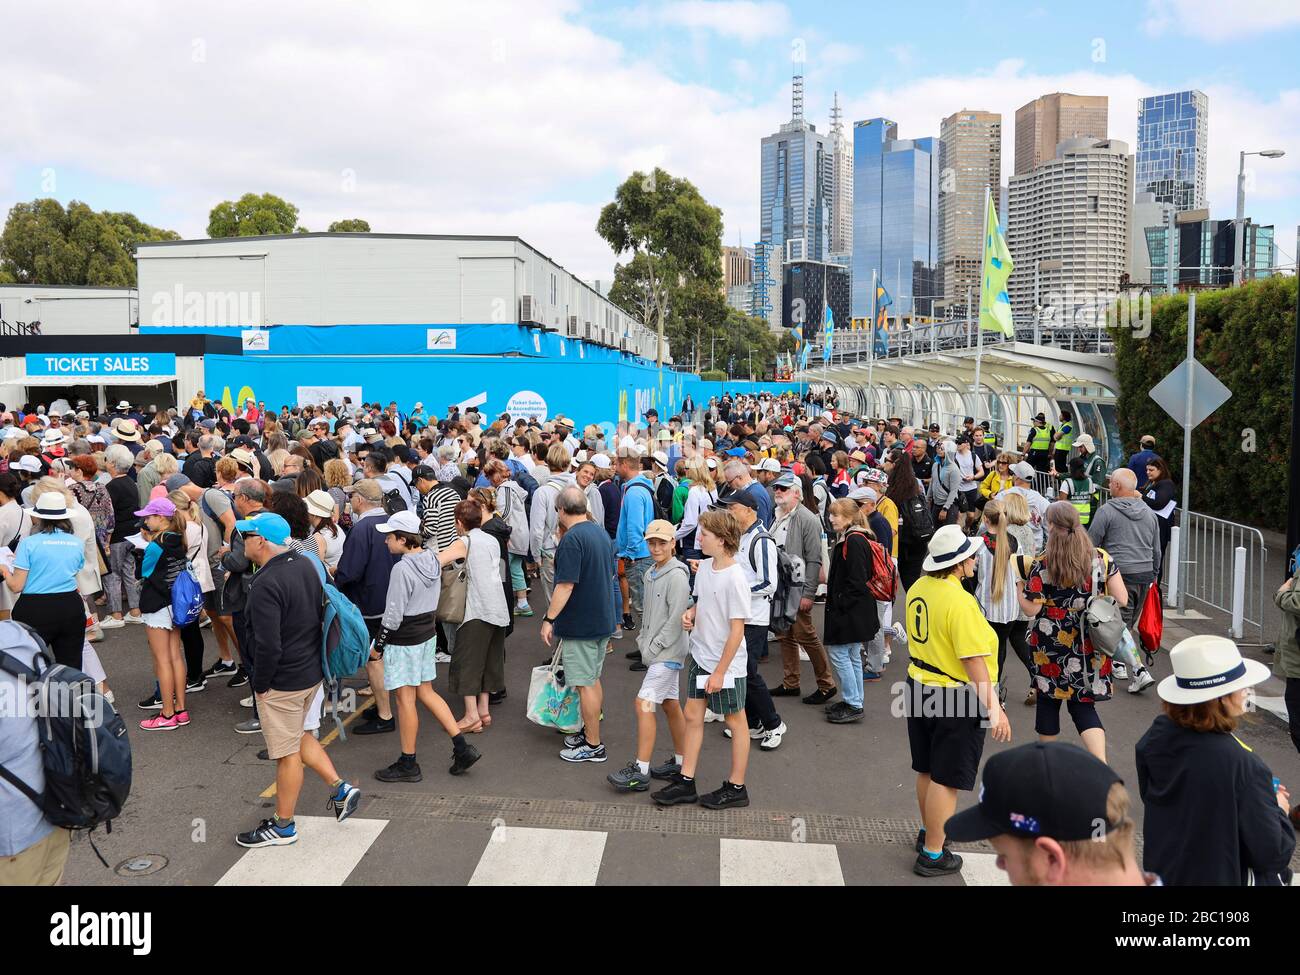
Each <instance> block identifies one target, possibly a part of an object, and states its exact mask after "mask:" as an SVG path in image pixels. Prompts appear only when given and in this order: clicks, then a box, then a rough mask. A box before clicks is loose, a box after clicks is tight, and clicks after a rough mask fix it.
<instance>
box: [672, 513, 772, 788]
mask: <svg viewBox="0 0 1300 975" xmlns="http://www.w3.org/2000/svg"><path fill="white" fill-rule="evenodd" d="M696 539H697V541H696V544H698V545H699V547H700V550H701V551H702V552H703V553H704V555H705V556H706V558H705V559H704V560H703V561H702V562H700V565H699V569H698V571H697V572H696V575H695V605H694V606H693V607H692V608H690V609H688V610H687V611H686V612H685V613H684V614H683V616H682V628H683V629H685V630H687V631H688V632H689V633H690V634H691V636H690V649H691V658H690V664H689V666H688V668H687V673H686V747H685V752H684V754H683V761H682V770H681V772H680V773H679V774H678V776H677V778H676V780H675V781H673V782H672V783H671V784H670V785H669V786H668V787H667V788H665V789H660V790H659V791H658V792H655V793H653V794H652V795H651V798H652V799H654V801H655V802H657V803H658V804H659V805H661V806H675V805H677V804H679V803H684V802H699V803H700V805H702V806H704V807H705V808H706V809H730V808H739V807H742V806H748V805H749V793H748V792H746V791H745V768H746V766H747V765H748V764H749V726H748V723H747V722H746V719H745V672H746V663H747V658H746V656H745V621H746V620H747V619H749V614H750V595H749V581H748V579H747V578H746V576H745V570H744V568H742V567H741V565H740V563H738V562H737V561H736V550H737V549H738V548H739V546H740V525H739V523H738V522H737V521H736V519H735V518H734V517H733V516H732V515H731V513H730V512H728V511H706V512H704V514H702V515H700V521H699V528H698V532H697V535H696ZM706 703H707V705H708V709H709V710H710V711H713V712H714V713H715V714H721V715H722V716H723V720H724V721H726V723H727V727H728V728H730V729H731V776H730V778H728V779H727V780H726V781H724V782H723V783H722V788H720V789H718V790H717V791H716V792H710V793H708V794H707V795H704V796H701V795H698V794H697V793H696V791H695V770H696V765H697V764H698V762H699V758H700V748H701V746H702V745H703V744H704V710H705V705H706Z"/></svg>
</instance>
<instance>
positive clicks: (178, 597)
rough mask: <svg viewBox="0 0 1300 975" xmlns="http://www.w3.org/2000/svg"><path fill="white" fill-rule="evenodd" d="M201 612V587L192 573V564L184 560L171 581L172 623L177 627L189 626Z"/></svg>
mask: <svg viewBox="0 0 1300 975" xmlns="http://www.w3.org/2000/svg"><path fill="white" fill-rule="evenodd" d="M202 612H203V588H202V587H201V586H200V585H199V577H198V576H196V575H195V574H194V566H192V565H191V564H190V563H188V562H186V563H185V568H183V569H181V573H180V575H178V576H177V577H176V581H175V582H173V583H172V623H173V624H175V626H176V628H177V629H180V628H181V627H185V626H189V625H190V624H191V623H193V622H194V621H195V620H196V619H198V618H199V614H200V613H202Z"/></svg>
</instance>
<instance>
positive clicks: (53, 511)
mask: <svg viewBox="0 0 1300 975" xmlns="http://www.w3.org/2000/svg"><path fill="white" fill-rule="evenodd" d="M32 515H33V516H34V517H36V518H40V519H41V520H42V521H66V520H67V518H68V500H67V498H65V497H64V496H63V495H61V494H57V493H55V492H54V491H46V492H45V493H44V494H42V495H41V496H40V497H38V498H37V499H36V507H35V508H33V509H32Z"/></svg>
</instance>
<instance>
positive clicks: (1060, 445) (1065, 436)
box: [1056, 421, 1074, 453]
mask: <svg viewBox="0 0 1300 975" xmlns="http://www.w3.org/2000/svg"><path fill="white" fill-rule="evenodd" d="M1073 446H1074V423H1073V421H1071V422H1067V423H1063V424H1061V435H1060V437H1058V438H1057V440H1056V449H1057V450H1064V451H1065V452H1066V453H1069V451H1070V449H1071V448H1072V447H1073Z"/></svg>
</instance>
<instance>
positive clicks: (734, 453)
mask: <svg viewBox="0 0 1300 975" xmlns="http://www.w3.org/2000/svg"><path fill="white" fill-rule="evenodd" d="M727 456H728V457H744V456H745V448H744V447H732V448H731V449H730V450H728V451H727Z"/></svg>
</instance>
